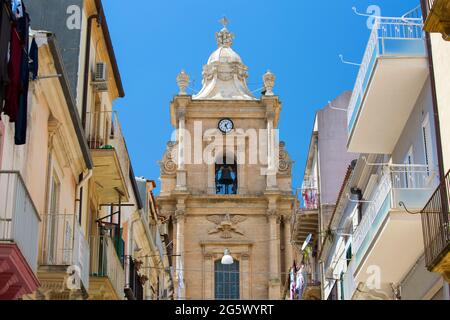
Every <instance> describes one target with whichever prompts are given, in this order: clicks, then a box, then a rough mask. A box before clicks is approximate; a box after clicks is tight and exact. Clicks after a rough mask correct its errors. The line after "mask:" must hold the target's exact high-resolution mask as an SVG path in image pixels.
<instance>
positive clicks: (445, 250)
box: [422, 172, 450, 282]
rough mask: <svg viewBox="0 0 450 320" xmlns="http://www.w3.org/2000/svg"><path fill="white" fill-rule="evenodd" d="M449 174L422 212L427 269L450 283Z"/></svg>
mask: <svg viewBox="0 0 450 320" xmlns="http://www.w3.org/2000/svg"><path fill="white" fill-rule="evenodd" d="M449 207H450V172H449V173H447V176H446V177H445V179H444V181H442V182H441V184H440V185H439V187H438V188H437V190H436V191H435V192H434V194H433V196H432V197H431V198H430V200H429V201H428V203H427V204H426V206H425V208H424V209H423V211H422V225H423V237H424V242H425V260H426V265H427V268H428V269H429V270H430V271H432V272H438V273H441V274H442V275H443V276H444V278H445V279H446V280H447V281H448V282H450V224H449V220H450V210H449Z"/></svg>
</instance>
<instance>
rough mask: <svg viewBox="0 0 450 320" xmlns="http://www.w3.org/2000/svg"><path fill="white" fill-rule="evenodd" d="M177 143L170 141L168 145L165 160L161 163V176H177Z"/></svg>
mask: <svg viewBox="0 0 450 320" xmlns="http://www.w3.org/2000/svg"><path fill="white" fill-rule="evenodd" d="M176 156H177V143H176V142H173V141H170V142H168V143H167V149H166V153H165V154H164V157H163V160H162V161H160V163H159V164H160V167H161V175H169V176H171V175H176V174H177V164H176Z"/></svg>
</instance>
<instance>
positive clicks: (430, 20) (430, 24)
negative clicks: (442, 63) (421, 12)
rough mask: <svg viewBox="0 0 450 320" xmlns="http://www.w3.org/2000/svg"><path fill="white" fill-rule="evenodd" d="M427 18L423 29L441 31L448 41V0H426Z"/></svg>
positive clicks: (449, 21)
mask: <svg viewBox="0 0 450 320" xmlns="http://www.w3.org/2000/svg"><path fill="white" fill-rule="evenodd" d="M426 6H427V12H428V14H427V19H426V21H425V26H424V30H425V31H428V32H437V33H441V34H442V37H443V38H444V40H446V41H450V2H448V1H447V0H427V1H426Z"/></svg>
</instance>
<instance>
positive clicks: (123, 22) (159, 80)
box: [103, 0, 419, 187]
mask: <svg viewBox="0 0 450 320" xmlns="http://www.w3.org/2000/svg"><path fill="white" fill-rule="evenodd" d="M103 2H104V7H105V12H106V16H107V19H108V23H109V27H110V31H111V36H112V39H113V43H114V48H115V52H116V55H117V59H118V64H119V68H120V71H121V75H122V80H123V83H124V87H125V93H126V97H125V98H123V99H118V100H117V101H116V102H115V109H116V110H117V111H118V112H119V116H120V120H121V124H122V128H123V131H124V134H125V138H126V140H127V146H128V149H129V152H130V155H131V160H132V163H133V168H134V171H135V174H136V175H137V176H145V177H146V178H149V179H154V180H157V179H158V177H159V165H158V161H159V160H160V159H161V158H162V155H163V153H164V151H165V146H166V143H167V141H168V140H169V139H170V136H171V133H172V130H173V128H172V127H171V126H170V121H169V120H170V117H169V104H170V101H171V100H172V98H173V96H174V94H176V93H177V92H178V88H177V85H176V81H175V78H176V75H177V74H178V73H179V72H180V71H181V69H185V70H186V72H187V73H188V74H189V75H190V76H191V79H192V80H194V83H193V84H192V86H193V87H194V88H195V89H196V90H197V91H198V90H199V89H200V88H201V80H202V79H201V71H202V66H203V65H204V64H205V63H206V61H207V59H208V57H209V55H210V54H211V53H212V52H213V51H214V50H215V49H216V48H217V45H216V40H215V36H214V34H215V32H216V31H219V30H220V28H221V26H220V24H219V23H218V21H219V19H220V18H221V17H222V16H223V15H226V16H227V17H228V19H229V21H230V23H229V27H228V29H229V30H230V31H231V32H233V33H234V34H235V36H236V39H235V41H234V45H233V48H234V50H235V51H236V52H237V53H239V54H240V56H241V57H242V59H243V61H244V63H245V64H246V65H247V66H248V67H249V75H250V77H249V79H248V83H249V87H250V89H251V90H255V89H257V88H260V87H261V86H262V75H263V74H264V73H265V72H266V71H267V70H268V69H270V70H271V71H272V72H273V73H275V74H276V76H277V82H276V88H275V90H274V91H275V93H276V94H277V95H279V96H280V99H281V101H282V103H283V111H282V115H281V121H280V136H281V140H283V141H286V143H287V148H288V151H289V152H290V155H291V157H292V158H293V160H294V161H295V167H294V172H293V185H294V187H297V186H300V185H301V181H302V177H303V170H304V166H305V161H306V155H307V151H308V146H309V141H310V136H311V132H312V126H313V120H314V115H315V112H316V111H317V110H318V109H320V108H322V107H324V106H325V105H326V104H327V103H328V101H329V100H333V99H334V98H335V97H336V96H338V95H339V94H340V93H342V92H343V91H345V90H351V89H352V88H353V85H354V82H355V78H356V75H357V73H358V67H355V66H351V65H346V64H342V63H341V62H340V60H339V57H338V55H339V54H343V55H344V57H345V59H346V60H349V61H354V62H360V61H361V59H362V56H363V53H364V50H365V47H366V43H367V39H368V36H369V33H370V30H369V29H368V28H367V26H366V21H367V20H366V18H364V17H360V16H357V15H355V14H354V12H353V11H352V7H353V6H355V7H357V9H358V11H360V12H366V10H367V8H368V7H369V6H370V5H378V6H379V7H380V9H381V13H382V15H384V16H401V15H403V14H404V13H405V12H406V11H408V10H409V9H412V8H414V7H416V6H417V5H419V0H370V1H366V0H323V1H294V0H289V1H287V0H281V1H280V0H278V1H275V0H272V1H269V0H258V1H256V0H252V1H250V0H226V1H223V0H222V1H211V0H189V1H186V0H164V1H162V0H161V1H154V0H153V1H142V2H132V3H133V4H140V5H138V6H134V5H133V4H125V3H124V2H123V1H117V0H112V1H111V0H108V1H103Z"/></svg>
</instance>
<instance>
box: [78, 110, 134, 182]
mask: <svg viewBox="0 0 450 320" xmlns="http://www.w3.org/2000/svg"><path fill="white" fill-rule="evenodd" d="M85 131H86V137H87V140H88V145H89V148H90V149H92V150H111V149H114V150H116V154H117V157H118V158H119V162H120V167H121V170H122V174H123V176H124V178H125V180H126V181H127V180H128V176H129V172H130V158H129V154H128V150H127V147H126V143H125V139H124V136H123V133H122V129H121V126H120V122H119V117H118V115H117V112H115V111H100V112H89V113H87V115H86V126H85Z"/></svg>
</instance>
